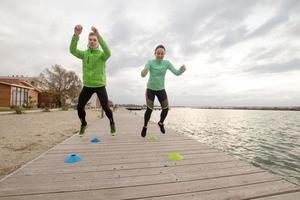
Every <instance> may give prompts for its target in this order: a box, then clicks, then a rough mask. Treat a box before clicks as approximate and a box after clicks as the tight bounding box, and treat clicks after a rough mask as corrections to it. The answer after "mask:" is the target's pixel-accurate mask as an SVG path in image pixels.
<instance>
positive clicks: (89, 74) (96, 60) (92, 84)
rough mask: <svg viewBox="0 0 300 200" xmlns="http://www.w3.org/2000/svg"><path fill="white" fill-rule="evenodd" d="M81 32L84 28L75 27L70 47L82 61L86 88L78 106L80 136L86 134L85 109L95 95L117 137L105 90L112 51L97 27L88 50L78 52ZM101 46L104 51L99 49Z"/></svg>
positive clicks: (112, 132) (91, 35)
mask: <svg viewBox="0 0 300 200" xmlns="http://www.w3.org/2000/svg"><path fill="white" fill-rule="evenodd" d="M81 32H82V26H81V25H77V26H75V28H74V35H73V37H72V41H71V45H70V52H71V54H73V55H74V56H76V57H77V58H79V59H81V60H82V71H83V86H84V87H83V88H82V91H81V93H80V95H79V99H78V106H77V111H78V116H79V118H80V121H81V127H80V132H79V135H80V136H83V135H84V133H85V129H86V128H87V122H86V120H85V116H86V113H85V110H84V107H85V105H86V104H87V102H88V101H89V99H90V98H91V96H92V94H94V93H96V94H97V96H98V98H99V100H100V103H101V106H102V108H103V110H104V111H105V114H106V116H107V117H108V119H109V122H110V130H111V134H112V135H115V133H116V128H115V123H114V119H113V113H112V111H111V109H110V108H109V105H108V96H107V92H106V88H105V86H106V71H105V62H106V61H107V59H108V58H109V57H110V55H111V54H110V50H109V48H108V46H107V44H106V43H105V41H104V40H103V38H102V37H101V36H100V34H99V32H98V30H97V29H96V28H95V27H92V32H90V34H89V42H88V49H87V50H85V51H81V50H78V49H77V43H78V40H79V35H80V34H81ZM99 44H100V46H101V48H102V50H103V51H101V50H100V49H99Z"/></svg>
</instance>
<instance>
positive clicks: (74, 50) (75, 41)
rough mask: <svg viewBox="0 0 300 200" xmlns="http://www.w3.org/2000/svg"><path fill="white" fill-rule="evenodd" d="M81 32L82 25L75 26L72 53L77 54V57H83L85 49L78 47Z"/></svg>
mask: <svg viewBox="0 0 300 200" xmlns="http://www.w3.org/2000/svg"><path fill="white" fill-rule="evenodd" d="M81 32H82V26H81V25H77V26H75V28H74V35H73V37H72V40H71V44H70V53H71V54H73V55H74V56H76V57H77V58H80V59H83V51H80V50H78V49H77V44H78V40H79V35H80V34H81Z"/></svg>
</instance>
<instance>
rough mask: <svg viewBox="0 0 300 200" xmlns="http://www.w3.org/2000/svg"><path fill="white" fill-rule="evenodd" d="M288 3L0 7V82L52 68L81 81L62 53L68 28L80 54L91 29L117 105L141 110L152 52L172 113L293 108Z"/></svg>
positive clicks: (293, 4) (294, 27)
mask: <svg viewBox="0 0 300 200" xmlns="http://www.w3.org/2000/svg"><path fill="white" fill-rule="evenodd" d="M299 13H300V2H299V1H296V0H294V1H293V0H290V1H284V0H276V1H270V0H263V1H251V0H243V1H235V2H234V3H232V1H230V0H221V1H208V0H207V1H197V0H185V1H179V0H175V1H171V0H168V1H158V0H154V1H140V0H126V1H121V0H115V1H104V0H103V1H84V2H83V1H79V0H73V1H71V0H64V1H58V0H56V1H41V0H28V1H26V3H25V2H21V1H17V0H1V2H0V19H1V26H0V58H1V59H0V75H12V74H23V75H29V76H34V75H38V74H39V73H40V72H42V71H43V70H44V69H45V68H47V67H50V66H52V65H54V64H61V65H62V66H64V67H66V68H67V69H69V70H73V71H75V72H76V73H77V74H79V75H80V76H82V72H81V62H80V60H78V59H77V58H75V57H73V56H72V55H71V54H70V53H69V42H70V39H71V36H72V33H73V27H74V26H75V25H76V24H78V23H80V24H82V25H83V27H84V31H83V34H82V36H81V38H80V41H79V48H81V49H85V48H86V44H87V35H88V32H89V31H90V30H89V29H90V27H91V26H92V25H95V26H97V27H98V28H99V30H100V32H101V33H102V34H103V37H104V39H105V40H106V41H107V43H108V45H109V46H110V48H111V51H112V57H111V58H110V59H109V61H108V62H107V75H108V87H107V88H108V92H109V96H110V97H111V98H112V100H113V101H114V102H117V103H140V104H142V103H144V91H145V88H146V80H147V79H142V78H141V77H140V70H141V69H142V67H143V65H144V64H145V63H146V62H147V60H149V59H152V58H153V50H154V48H155V46H156V45H158V44H164V45H165V46H166V48H167V55H166V59H168V60H170V61H171V62H172V63H173V64H174V66H176V67H180V66H181V64H186V66H187V71H186V73H184V74H183V75H182V76H180V77H175V76H173V75H172V74H171V73H168V74H167V77H166V87H167V92H168V94H169V97H170V102H171V103H172V104H173V105H208V106H209V105H233V106H235V105H250V106H251V105H272V106H273V105H279V106H280V105H299V103H298V102H299V99H300V97H299V95H298V94H299V90H300V81H299V78H298V77H299V73H300V66H299V59H300V48H299V46H300V39H299V37H298V36H299V33H300V29H299V19H300V14H299Z"/></svg>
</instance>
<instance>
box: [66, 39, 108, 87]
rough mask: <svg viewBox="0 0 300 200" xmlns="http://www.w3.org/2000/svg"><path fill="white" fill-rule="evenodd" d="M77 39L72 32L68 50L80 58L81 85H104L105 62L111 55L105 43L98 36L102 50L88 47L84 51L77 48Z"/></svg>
mask: <svg viewBox="0 0 300 200" xmlns="http://www.w3.org/2000/svg"><path fill="white" fill-rule="evenodd" d="M78 40H79V36H77V35H75V34H74V35H73V37H72V41H71V45H70V52H71V54H73V55H74V56H76V57H77V58H79V59H81V60H82V71H83V85H84V86H86V87H102V86H106V70H105V62H106V60H107V59H108V58H109V57H110V55H111V54H110V50H109V48H108V46H107V44H106V43H105V41H104V40H103V38H102V37H101V36H99V37H98V41H99V44H100V46H101V48H102V49H103V51H101V50H100V49H99V48H97V49H92V48H88V49H87V50H85V51H81V50H78V49H77V43H78Z"/></svg>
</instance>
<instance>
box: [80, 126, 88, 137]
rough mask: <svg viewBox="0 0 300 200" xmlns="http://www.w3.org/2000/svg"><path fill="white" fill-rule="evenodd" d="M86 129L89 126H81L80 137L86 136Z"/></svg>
mask: <svg viewBox="0 0 300 200" xmlns="http://www.w3.org/2000/svg"><path fill="white" fill-rule="evenodd" d="M86 128H87V125H81V126H80V131H79V136H80V137H82V136H84V134H85V129H86Z"/></svg>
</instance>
